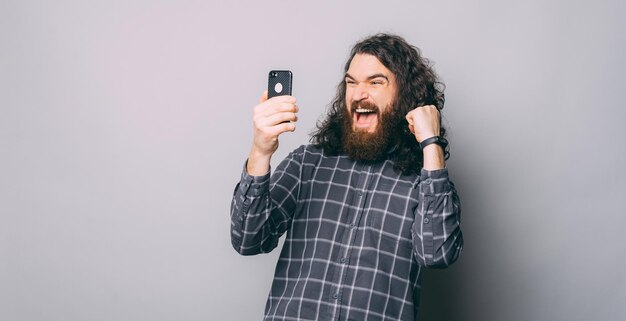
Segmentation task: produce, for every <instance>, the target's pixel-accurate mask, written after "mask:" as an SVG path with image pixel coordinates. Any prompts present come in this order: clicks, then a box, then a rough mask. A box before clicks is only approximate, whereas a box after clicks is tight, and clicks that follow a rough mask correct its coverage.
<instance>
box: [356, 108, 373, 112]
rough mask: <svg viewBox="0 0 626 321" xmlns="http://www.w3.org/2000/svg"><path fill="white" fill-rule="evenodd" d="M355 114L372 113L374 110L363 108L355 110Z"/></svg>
mask: <svg viewBox="0 0 626 321" xmlns="http://www.w3.org/2000/svg"><path fill="white" fill-rule="evenodd" d="M356 112H357V113H373V112H374V110H373V109H365V108H357V109H356Z"/></svg>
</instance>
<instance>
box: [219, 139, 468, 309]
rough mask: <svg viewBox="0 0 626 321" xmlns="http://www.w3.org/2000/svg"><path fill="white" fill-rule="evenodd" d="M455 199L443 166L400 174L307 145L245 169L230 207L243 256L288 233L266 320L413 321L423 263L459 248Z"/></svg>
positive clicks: (449, 257)
mask: <svg viewBox="0 0 626 321" xmlns="http://www.w3.org/2000/svg"><path fill="white" fill-rule="evenodd" d="M459 219H460V203H459V199H458V196H457V194H456V191H455V189H454V185H453V184H452V183H451V182H450V181H449V180H448V172H447V169H442V170H436V171H426V170H422V171H421V173H420V175H410V176H406V175H402V174H401V173H399V172H398V171H396V170H394V169H393V166H392V162H391V161H389V160H387V161H384V162H380V163H376V164H361V163H357V162H354V161H352V160H350V159H349V158H348V157H346V156H326V155H324V154H323V153H322V151H321V150H319V149H317V148H315V147H313V146H311V145H308V146H301V147H300V148H298V149H296V150H295V151H293V152H291V153H290V154H289V155H288V156H287V158H285V160H283V161H282V162H281V164H280V165H279V166H278V167H277V169H276V170H275V172H274V174H273V175H272V176H271V178H270V175H269V173H268V174H266V175H265V176H258V177H253V176H250V175H248V174H247V173H246V171H245V167H244V172H243V174H242V176H241V181H240V182H239V184H237V187H236V189H235V193H234V196H233V201H232V204H231V241H232V245H233V247H234V248H235V249H236V250H237V251H238V252H239V253H241V254H242V255H254V254H258V253H267V252H270V251H271V250H272V249H274V248H275V247H276V246H277V245H278V240H279V237H280V236H281V235H282V234H283V233H285V232H287V236H286V239H285V243H284V246H283V249H282V252H281V254H280V258H279V260H278V264H277V266H276V272H275V276H274V281H273V284H272V288H271V290H270V294H269V298H268V300H267V305H266V308H265V320H415V319H416V315H417V307H418V304H419V296H420V275H421V269H422V267H438V268H440V267H446V266H448V265H450V264H451V263H453V262H454V261H455V260H456V258H457V257H458V255H459V253H460V252H461V248H462V246H463V237H462V234H461V229H460V225H459Z"/></svg>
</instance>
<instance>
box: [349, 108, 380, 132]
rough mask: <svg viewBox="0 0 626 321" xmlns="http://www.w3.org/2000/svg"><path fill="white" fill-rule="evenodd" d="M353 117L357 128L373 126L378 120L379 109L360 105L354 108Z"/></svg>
mask: <svg viewBox="0 0 626 321" xmlns="http://www.w3.org/2000/svg"><path fill="white" fill-rule="evenodd" d="M353 117H354V118H353V120H354V126H355V127H356V128H357V129H368V128H373V127H375V126H376V123H377V120H378V109H377V108H366V107H358V108H356V109H354V114H353Z"/></svg>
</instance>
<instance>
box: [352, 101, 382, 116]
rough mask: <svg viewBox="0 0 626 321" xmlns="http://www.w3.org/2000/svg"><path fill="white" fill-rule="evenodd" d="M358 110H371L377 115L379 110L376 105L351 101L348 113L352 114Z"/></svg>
mask: <svg viewBox="0 0 626 321" xmlns="http://www.w3.org/2000/svg"><path fill="white" fill-rule="evenodd" d="M358 108H364V109H371V110H373V111H375V112H376V113H377V114H380V108H378V105H376V104H374V103H372V102H369V101H353V102H352V104H351V105H350V111H351V112H353V113H354V112H356V110H357V109H358Z"/></svg>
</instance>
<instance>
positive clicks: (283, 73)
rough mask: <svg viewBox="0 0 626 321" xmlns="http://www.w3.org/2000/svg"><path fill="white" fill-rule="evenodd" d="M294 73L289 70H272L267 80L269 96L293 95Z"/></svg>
mask: <svg viewBox="0 0 626 321" xmlns="http://www.w3.org/2000/svg"><path fill="white" fill-rule="evenodd" d="M291 81H292V74H291V71H289V70H272V71H270V72H269V75H268V81H267V98H272V97H274V96H283V95H291Z"/></svg>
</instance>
